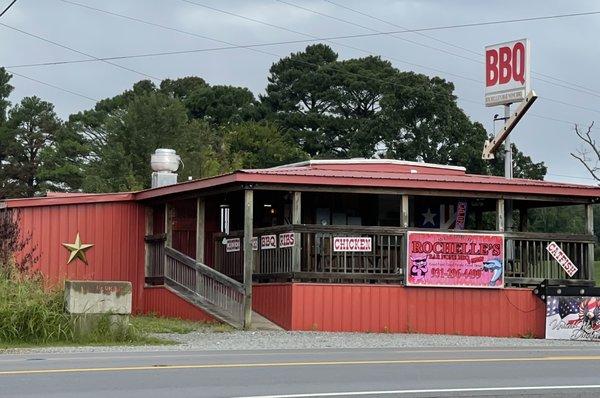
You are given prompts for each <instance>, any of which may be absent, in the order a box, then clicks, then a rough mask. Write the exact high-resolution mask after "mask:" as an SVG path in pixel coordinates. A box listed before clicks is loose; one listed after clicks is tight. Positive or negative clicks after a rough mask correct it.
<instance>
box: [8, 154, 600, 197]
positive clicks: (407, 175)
mask: <svg viewBox="0 0 600 398" xmlns="http://www.w3.org/2000/svg"><path fill="white" fill-rule="evenodd" d="M232 184H233V185H236V184H266V185H268V184H276V185H284V186H289V189H293V186H298V185H301V186H321V187H327V186H335V187H349V188H352V187H356V188H359V187H363V188H366V187H370V188H382V189H401V190H410V191H419V190H422V191H427V192H429V193H431V191H440V193H443V191H453V192H460V191H464V192H465V193H467V194H468V193H469V192H480V193H481V192H486V193H489V194H494V193H498V194H509V195H510V194H512V195H529V196H532V199H533V198H534V197H535V196H555V197H563V198H565V199H567V198H581V199H586V200H589V199H592V200H593V199H598V198H600V187H598V186H590V185H579V184H566V183H559V182H551V181H539V180H528V179H521V178H513V179H507V178H504V177H497V176H485V175H477V174H467V173H466V172H465V169H464V168H463V167H458V166H442V165H432V164H427V163H419V162H406V161H397V160H388V159H376V160H371V159H369V160H366V159H349V160H311V161H307V162H300V163H294V164H288V165H283V166H278V167H273V168H267V169H246V170H238V171H236V172H233V173H229V174H224V175H220V176H216V177H210V178H204V179H200V180H194V181H186V182H182V183H179V184H175V185H169V186H165V187H160V188H154V189H147V190H143V191H139V192H134V193H119V194H100V195H94V194H92V195H90V194H74V195H60V196H54V197H48V198H31V199H13V200H8V201H6V202H4V203H5V205H7V206H8V207H25V206H36V205H42V206H43V205H53V204H70V203H92V202H107V201H119V200H147V199H154V198H160V197H163V196H169V195H177V194H181V193H185V192H192V191H202V190H206V189H211V188H216V187H219V186H225V185H232ZM1 206H2V202H0V207H1Z"/></svg>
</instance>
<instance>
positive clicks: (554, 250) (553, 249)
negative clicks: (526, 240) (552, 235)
mask: <svg viewBox="0 0 600 398" xmlns="http://www.w3.org/2000/svg"><path fill="white" fill-rule="evenodd" d="M546 250H548V253H550V254H552V257H554V259H555V260H556V261H558V263H559V264H560V266H561V267H563V269H564V270H565V272H566V273H567V275H569V277H573V275H575V274H576V273H577V271H578V269H577V266H576V265H575V264H573V262H572V261H571V259H570V258H569V257H567V255H566V254H565V252H563V251H562V249H561V248H560V246H558V245H557V244H556V242H550V243H549V244H548V246H546Z"/></svg>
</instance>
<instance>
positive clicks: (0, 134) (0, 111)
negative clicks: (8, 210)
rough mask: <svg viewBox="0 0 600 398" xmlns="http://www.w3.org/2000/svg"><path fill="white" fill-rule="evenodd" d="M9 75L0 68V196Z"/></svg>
mask: <svg viewBox="0 0 600 398" xmlns="http://www.w3.org/2000/svg"><path fill="white" fill-rule="evenodd" d="M11 77H12V76H11V75H10V74H9V73H8V72H7V71H6V69H4V68H0V198H2V197H3V192H5V190H6V184H7V177H6V175H5V170H4V168H5V158H6V149H7V146H8V134H7V132H6V112H7V109H8V107H9V106H10V102H9V101H8V96H9V95H10V93H11V92H12V90H13V86H11V85H10V84H9V82H10V79H11Z"/></svg>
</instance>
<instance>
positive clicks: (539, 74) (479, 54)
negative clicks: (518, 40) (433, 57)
mask: <svg viewBox="0 0 600 398" xmlns="http://www.w3.org/2000/svg"><path fill="white" fill-rule="evenodd" d="M323 1H325V2H327V3H330V4H333V5H335V6H337V7H340V8H343V9H345V10H348V11H351V12H354V13H356V14H359V15H362V16H365V17H367V18H371V19H374V20H376V21H379V22H383V23H385V24H388V25H390V26H394V27H396V28H400V29H404V30H406V31H408V30H410V29H409V28H407V27H405V26H401V25H398V24H395V23H393V22H390V21H388V20H385V19H382V18H378V17H376V16H374V15H371V14H367V13H366V12H363V11H360V10H357V9H355V8H351V7H348V6H346V5H343V4H340V3H337V2H335V1H332V0H323ZM413 33H415V34H417V35H419V36H422V37H426V38H428V39H431V40H434V41H436V42H438V43H442V44H445V45H447V46H450V47H454V48H457V49H460V50H463V51H466V52H468V53H471V54H474V55H478V56H480V57H482V56H483V55H484V54H483V53H482V52H479V51H474V50H471V49H470V48H467V47H463V46H459V45H457V44H454V43H450V42H447V41H444V40H441V39H438V38H437V37H435V36H432V35H428V34H425V33H422V32H413ZM469 59H471V58H469ZM477 62H480V63H483V62H482V61H481V60H479V61H477ZM532 73H533V74H535V75H538V76H543V77H547V78H549V79H553V80H556V81H559V82H561V83H565V84H570V85H572V86H574V87H578V88H581V89H583V90H586V91H588V90H589V88H588V87H585V86H583V85H581V84H576V83H573V82H569V81H566V80H563V79H560V78H557V77H554V76H551V75H547V74H544V73H541V72H536V71H532Z"/></svg>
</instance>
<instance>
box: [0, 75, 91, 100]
mask: <svg viewBox="0 0 600 398" xmlns="http://www.w3.org/2000/svg"><path fill="white" fill-rule="evenodd" d="M6 70H7V71H9V72H10V73H11V74H12V75H15V76H19V77H21V78H23V79H27V80H31V81H33V82H36V83H39V84H43V85H44V86H48V87H52V88H55V89H57V90H60V91H64V92H65V93H69V94H73V95H76V96H77V97H81V98H85V99H87V100H90V101H92V102H98V101H99V100H98V99H96V98H92V97H88V96H87V95H85V94H81V93H78V92H76V91H73V90H69V89H67V88H64V87H60V86H57V85H55V84H51V83H47V82H44V81H41V80H38V79H34V78H33V77H30V76H25V75H22V74H20V73H17V72H15V71H12V70H9V69H7V68H6Z"/></svg>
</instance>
